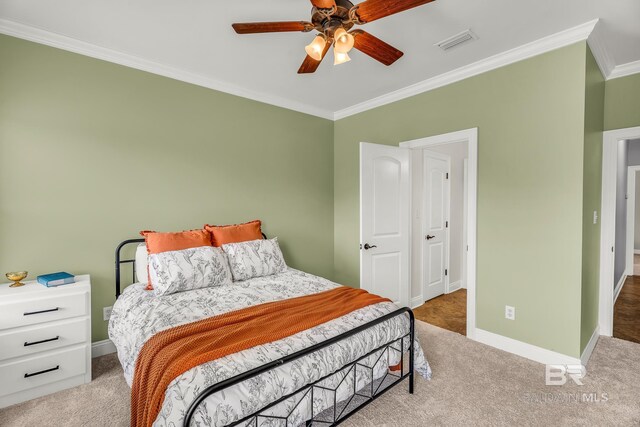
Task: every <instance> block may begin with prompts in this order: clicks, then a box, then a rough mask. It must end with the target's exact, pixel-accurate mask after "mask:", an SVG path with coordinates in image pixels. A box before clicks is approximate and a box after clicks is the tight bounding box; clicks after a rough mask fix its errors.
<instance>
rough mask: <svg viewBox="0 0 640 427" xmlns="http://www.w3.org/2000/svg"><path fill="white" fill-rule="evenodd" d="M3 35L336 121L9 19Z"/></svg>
mask: <svg viewBox="0 0 640 427" xmlns="http://www.w3.org/2000/svg"><path fill="white" fill-rule="evenodd" d="M0 34H6V35H8V36H13V37H18V38H21V39H24V40H29V41H32V42H35V43H40V44H44V45H47V46H51V47H55V48H58V49H63V50H67V51H69V52H74V53H79V54H80V55H85V56H89V57H91V58H96V59H101V60H103V61H108V62H112V63H114V64H119V65H124V66H125V67H130V68H135V69H136V70H141V71H146V72H148V73H153V74H157V75H160V76H164V77H168V78H170V79H174V80H179V81H182V82H186V83H191V84H194V85H197V86H202V87H206V88H209V89H213V90H217V91H219V92H224V93H228V94H231V95H236V96H240V97H242V98H248V99H252V100H254V101H259V102H263V103H265V104H270V105H275V106H277V107H282V108H286V109H289V110H294V111H298V112H300V113H305V114H310V115H312V116H317V117H322V118H324V119H329V120H333V112H332V111H329V110H324V109H321V108H317V107H314V106H312V105H308V104H302V103H299V102H296V101H292V100H289V99H286V98H282V97H279V96H276V95H270V94H266V93H261V92H257V91H253V90H249V89H245V88H243V87H240V86H237V85H234V84H231V83H228V82H225V81H222V80H217V79H212V78H210V77H205V76H202V75H200V74H196V73H193V72H191V71H187V70H182V69H179V68H176V67H173V66H170V65H165V64H162V63H159V62H154V61H149V60H146V59H142V58H140V57H137V56H134V55H130V54H128V53H124V52H119V51H116V50H113V49H109V48H106V47H102V46H98V45H95V44H92V43H87V42H83V41H81V40H78V39H75V38H72V37H67V36H64V35H62V34H58V33H54V32H51V31H46V30H42V29H39V28H35V27H31V26H29V25H24V24H21V23H18V22H15V21H10V20H8V19H0Z"/></svg>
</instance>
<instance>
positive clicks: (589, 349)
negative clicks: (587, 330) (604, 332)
mask: <svg viewBox="0 0 640 427" xmlns="http://www.w3.org/2000/svg"><path fill="white" fill-rule="evenodd" d="M598 338H600V327H599V326H596V328H595V329H594V330H593V334H591V338H590V339H589V342H588V343H587V346H586V347H585V348H584V351H583V352H582V356H580V361H581V362H582V365H583V366H587V362H589V358H591V353H593V349H594V348H596V344H597V343H598Z"/></svg>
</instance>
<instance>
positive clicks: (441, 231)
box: [422, 150, 451, 301]
mask: <svg viewBox="0 0 640 427" xmlns="http://www.w3.org/2000/svg"><path fill="white" fill-rule="evenodd" d="M423 156H424V158H423V165H424V180H423V182H424V191H423V195H422V200H423V212H424V214H423V215H422V218H423V223H422V234H423V237H422V274H423V276H422V283H423V295H424V299H425V301H428V300H430V299H431V298H435V297H437V296H438V295H442V294H444V293H445V291H446V289H447V286H448V268H449V267H448V265H449V192H450V185H449V182H450V181H449V174H450V172H451V171H450V169H451V159H450V158H449V156H446V155H444V154H440V153H435V152H432V151H428V150H424V153H423Z"/></svg>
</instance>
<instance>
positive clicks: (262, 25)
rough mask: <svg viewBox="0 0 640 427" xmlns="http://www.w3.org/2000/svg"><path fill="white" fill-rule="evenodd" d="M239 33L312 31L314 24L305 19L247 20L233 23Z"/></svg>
mask: <svg viewBox="0 0 640 427" xmlns="http://www.w3.org/2000/svg"><path fill="white" fill-rule="evenodd" d="M231 26H232V27H233V29H234V30H236V33H238V34H255V33H282V32H287V31H311V30H312V29H313V24H312V23H310V22H305V21H283V22H246V23H239V24H232V25H231Z"/></svg>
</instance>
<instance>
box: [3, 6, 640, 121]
mask: <svg viewBox="0 0 640 427" xmlns="http://www.w3.org/2000/svg"><path fill="white" fill-rule="evenodd" d="M310 10H311V5H310V3H309V2H308V1H307V0H271V1H265V0H230V1H227V2H224V3H223V2H221V1H219V0H137V1H131V0H56V1H51V0H0V19H3V20H7V21H13V22H16V23H21V24H25V25H27V26H29V27H35V28H38V29H41V30H45V31H48V32H51V33H55V34H58V35H64V36H67V37H70V38H73V39H77V40H80V41H83V42H86V43H90V44H92V45H96V46H99V47H102V48H108V49H112V50H114V51H117V52H121V53H124V54H128V55H132V56H135V57H137V58H140V59H142V60H147V61H152V62H155V63H159V64H162V65H164V66H167V67H171V68H174V69H179V70H182V71H184V72H187V73H191V75H197V76H201V77H202V78H203V79H211V80H215V81H217V82H220V83H221V84H222V85H223V86H224V85H227V86H228V87H233V88H237V89H238V90H236V91H235V92H236V93H237V92H239V91H240V92H244V93H246V94H248V95H247V96H249V97H252V96H251V94H255V95H256V96H255V97H256V98H257V99H265V98H272V99H278V100H282V101H284V102H280V104H283V103H290V104H291V105H294V106H295V105H298V106H302V107H305V108H306V107H308V110H313V111H323V112H326V113H327V115H330V114H332V113H333V112H336V111H339V110H342V109H345V108H347V107H350V106H353V105H355V104H358V103H361V102H364V101H367V100H369V99H372V98H375V97H378V96H381V95H384V94H386V93H389V92H393V91H396V90H398V89H401V88H404V87H407V86H409V85H412V84H415V83H418V82H420V81H423V80H426V79H429V78H432V77H434V76H438V75H441V74H443V73H447V72H449V71H451V70H454V69H457V68H459V67H462V66H465V65H468V64H471V63H474V62H476V61H479V60H482V59H484V58H487V57H490V56H492V55H496V54H498V53H501V52H504V51H507V50H510V49H513V48H516V47H518V46H521V45H524V44H526V43H529V42H532V41H535V40H538V39H540V38H542V37H545V36H548V35H551V34H554V33H557V32H560V31H563V30H565V29H568V28H571V27H575V26H577V25H580V24H583V23H585V22H587V21H590V20H593V19H596V18H600V23H599V31H600V32H601V41H602V42H603V44H604V45H605V47H606V50H607V51H608V54H609V56H610V59H611V60H612V62H613V65H621V64H626V63H630V62H634V61H639V60H640V1H638V0H615V1H612V0H529V1H524V0H483V1H477V0H436V1H435V2H434V3H430V4H427V5H424V6H421V7H418V8H415V9H412V10H409V11H406V12H403V13H400V14H397V15H393V16H390V17H387V18H384V19H382V20H380V21H376V22H372V23H370V24H367V25H365V26H364V28H365V29H366V30H367V31H368V32H370V33H372V34H374V35H375V36H377V37H379V38H381V39H383V40H384V41H386V42H388V43H390V44H392V45H393V46H395V47H397V48H398V49H400V50H402V51H403V52H404V53H405V55H404V56H403V57H402V58H401V59H400V60H398V61H397V62H396V63H395V64H393V65H392V66H390V67H385V66H384V65H382V64H380V63H378V62H376V61H374V60H373V59H371V58H369V57H368V56H365V55H364V54H362V53H360V52H357V51H355V50H354V51H353V54H350V55H351V57H352V61H351V62H349V63H347V64H344V65H340V66H333V62H332V59H333V58H332V57H329V56H328V57H327V58H325V61H324V62H323V63H322V64H321V65H320V68H319V69H318V71H317V72H316V73H315V74H310V75H298V74H297V73H296V72H297V70H298V67H299V66H300V63H301V62H302V60H303V59H304V56H305V52H304V46H305V45H306V44H307V43H308V42H309V41H310V40H311V39H312V38H313V35H312V33H281V34H256V35H238V34H235V32H234V31H233V30H232V28H231V24H232V23H233V22H253V21H272V20H275V21H278V20H308V19H309V15H310ZM467 28H470V29H471V30H472V31H473V32H474V33H475V34H476V35H477V36H478V37H479V40H476V41H473V42H470V43H468V44H465V45H462V46H460V47H457V48H455V49H452V50H450V51H448V52H446V53H445V52H442V51H440V49H438V48H437V47H435V46H433V45H434V43H436V42H438V41H440V40H442V39H444V38H447V37H449V36H451V35H454V34H456V33H458V32H460V31H462V30H464V29H467ZM232 92H233V91H232ZM276 103H278V102H276ZM305 108H300V109H302V110H304V109H305ZM321 115H322V114H321Z"/></svg>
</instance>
